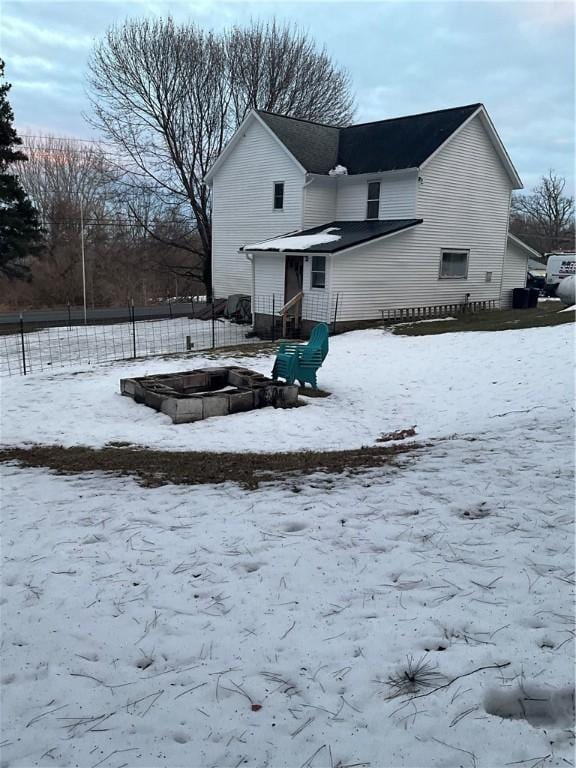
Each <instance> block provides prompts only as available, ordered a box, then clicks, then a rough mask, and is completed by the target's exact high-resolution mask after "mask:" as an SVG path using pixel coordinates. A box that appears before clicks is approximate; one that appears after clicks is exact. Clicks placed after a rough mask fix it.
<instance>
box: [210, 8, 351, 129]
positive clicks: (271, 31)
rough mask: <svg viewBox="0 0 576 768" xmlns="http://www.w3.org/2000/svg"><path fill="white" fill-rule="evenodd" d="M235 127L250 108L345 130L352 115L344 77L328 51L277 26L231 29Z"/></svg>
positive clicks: (229, 56) (228, 39)
mask: <svg viewBox="0 0 576 768" xmlns="http://www.w3.org/2000/svg"><path fill="white" fill-rule="evenodd" d="M225 46H226V55H227V61H228V69H229V72H230V82H231V84H232V104H233V107H234V124H235V125H239V124H240V123H241V122H242V120H243V119H244V118H245V117H246V114H247V113H248V111H249V110H250V109H262V110H265V111H267V112H277V113H278V114H281V115H289V116H292V117H301V118H305V119H306V120H313V121H315V122H318V123H326V124H329V125H348V124H349V123H350V122H351V120H352V118H353V116H354V104H353V98H352V96H351V86H350V78H349V76H348V74H347V73H346V72H345V71H344V70H342V69H337V68H336V67H335V66H334V62H333V61H332V60H331V58H330V57H329V55H328V53H327V52H326V49H325V48H323V49H321V50H318V48H317V46H316V44H315V43H314V41H313V40H311V39H310V38H309V37H308V36H307V35H306V34H304V33H303V32H301V31H300V30H298V29H297V28H296V27H290V26H281V25H279V24H277V22H276V21H273V22H271V23H267V24H259V23H254V24H252V25H251V26H249V27H246V28H244V27H239V26H235V27H233V28H232V29H231V30H230V31H229V32H228V33H227V34H226V36H225Z"/></svg>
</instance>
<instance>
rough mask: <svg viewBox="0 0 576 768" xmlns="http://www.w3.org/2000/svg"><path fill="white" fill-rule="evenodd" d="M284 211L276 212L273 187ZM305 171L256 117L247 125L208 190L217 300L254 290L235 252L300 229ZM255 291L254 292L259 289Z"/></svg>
mask: <svg viewBox="0 0 576 768" xmlns="http://www.w3.org/2000/svg"><path fill="white" fill-rule="evenodd" d="M278 181H283V182H284V201H283V203H284V207H283V209H282V210H274V207H273V203H274V200H273V194H274V183H275V182H278ZM303 184H304V173H303V172H302V171H301V170H300V168H299V167H298V166H297V165H296V163H295V161H294V160H293V159H292V158H291V157H290V156H289V155H288V154H287V153H286V151H285V150H284V149H283V147H282V146H281V145H280V144H279V143H278V142H277V141H276V140H275V139H274V137H273V136H271V135H270V134H269V132H268V131H267V129H266V128H264V127H263V126H262V125H261V124H260V123H259V122H258V121H257V120H256V119H255V120H253V121H252V122H250V123H249V124H248V125H247V126H246V128H245V131H244V135H243V136H242V137H241V138H240V140H239V142H238V143H237V144H236V146H235V147H234V149H233V150H232V151H231V152H230V154H229V155H228V157H227V158H226V160H225V162H223V163H222V164H221V166H220V168H218V170H217V171H216V173H215V175H214V180H213V186H212V222H213V225H212V226H213V230H212V265H213V267H212V268H213V281H214V293H215V295H216V296H217V297H225V296H229V295H230V294H233V293H246V294H250V293H251V292H252V265H251V264H250V262H249V261H248V259H246V257H245V256H244V254H243V253H238V249H239V248H240V247H241V246H242V245H245V244H247V243H254V242H259V241H261V240H266V239H268V238H271V237H275V236H277V235H283V234H285V233H286V232H291V231H294V230H297V229H300V228H301V226H302V197H303V195H302V186H303ZM257 290H258V289H257Z"/></svg>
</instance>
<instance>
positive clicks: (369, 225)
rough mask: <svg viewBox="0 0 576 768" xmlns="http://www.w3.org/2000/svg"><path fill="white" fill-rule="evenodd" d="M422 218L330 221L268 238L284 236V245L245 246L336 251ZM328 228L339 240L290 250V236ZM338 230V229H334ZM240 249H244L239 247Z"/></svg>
mask: <svg viewBox="0 0 576 768" xmlns="http://www.w3.org/2000/svg"><path fill="white" fill-rule="evenodd" d="M422 221H423V219H386V220H384V219H379V220H371V221H332V222H330V224H322V226H320V227H312V228H311V229H303V230H301V231H299V232H289V233H288V234H286V235H279V236H278V237H274V238H270V240H278V239H280V238H286V246H285V247H284V248H282V249H280V248H266V247H265V245H266V241H263V242H262V243H261V247H260V248H249V249H248V248H246V246H245V247H244V248H245V249H246V250H249V251H250V253H252V252H254V253H257V252H259V251H267V252H274V251H276V252H280V251H282V252H284V251H287V252H288V253H290V252H292V253H337V252H338V251H344V250H346V248H352V246H353V245H360V243H367V242H369V241H370V240H375V239H376V238H378V237H383V236H384V235H391V234H393V233H395V232H401V231H402V230H403V229H408V227H413V226H415V225H416V224H422ZM327 229H330V230H332V231H331V232H330V234H331V235H340V239H339V240H333V241H332V242H330V243H321V244H320V245H314V246H310V247H309V248H298V249H295V250H292V251H290V243H289V239H290V238H291V237H300V236H302V235H318V234H320V233H321V232H324V231H325V230H327ZM334 230H338V231H334ZM240 250H244V249H243V248H241V249H240Z"/></svg>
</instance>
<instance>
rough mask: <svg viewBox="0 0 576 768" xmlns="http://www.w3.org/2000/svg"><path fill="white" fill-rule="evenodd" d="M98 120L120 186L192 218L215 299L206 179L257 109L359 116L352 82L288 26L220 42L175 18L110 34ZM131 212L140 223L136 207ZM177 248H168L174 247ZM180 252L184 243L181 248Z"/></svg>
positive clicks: (100, 75)
mask: <svg viewBox="0 0 576 768" xmlns="http://www.w3.org/2000/svg"><path fill="white" fill-rule="evenodd" d="M89 66H90V73H91V74H90V79H89V83H90V92H91V102H92V107H93V115H92V117H91V120H92V122H93V123H94V125H96V126H97V127H98V128H99V129H100V130H101V131H102V132H103V133H104V134H105V135H106V137H107V138H108V139H109V140H110V141H111V142H113V143H114V144H115V145H116V147H117V148H118V151H119V153H120V154H121V155H122V156H123V172H122V174H121V178H120V181H121V183H122V184H124V186H125V188H126V190H127V196H128V198H129V197H130V192H129V191H130V190H132V192H133V193H134V194H136V196H138V195H139V194H141V193H142V191H144V192H145V193H146V194H147V195H149V196H151V197H153V198H155V200H156V201H157V202H158V203H159V204H160V205H161V206H162V207H169V206H171V207H173V209H174V210H175V211H176V214H175V215H177V216H178V217H182V216H184V217H189V218H190V219H191V220H192V221H193V224H194V226H195V228H196V230H197V233H198V245H199V246H200V247H198V245H196V244H192V245H191V244H190V240H188V242H187V243H183V244H181V245H182V247H183V248H185V250H186V251H187V252H188V253H189V254H190V257H191V259H192V261H193V262H195V263H197V262H198V260H199V259H200V260H201V262H202V275H203V279H204V283H205V285H206V289H207V291H208V292H209V293H211V283H212V279H211V234H212V230H211V207H210V196H209V190H208V188H207V187H206V186H205V185H204V183H203V179H204V176H205V174H206V172H207V171H208V169H209V168H210V166H211V165H212V163H213V162H214V160H215V159H216V157H217V156H218V155H219V153H220V152H221V151H222V149H223V147H224V145H225V143H226V142H227V141H228V139H229V138H230V136H231V135H232V133H233V132H234V130H235V129H236V128H237V127H238V125H239V124H240V122H241V121H242V120H243V118H244V117H245V115H246V113H247V111H248V110H249V109H250V108H252V107H255V108H259V109H266V110H269V111H276V112H280V113H282V114H286V115H290V116H295V117H301V118H307V119H312V120H317V121H323V122H331V123H334V124H345V123H347V122H348V121H349V120H350V118H351V116H352V111H353V105H352V97H351V95H350V83H349V79H348V76H347V75H346V74H345V73H344V72H343V71H342V70H340V69H338V68H337V67H336V66H335V65H334V63H333V62H332V61H331V60H330V58H329V56H328V55H327V53H326V52H325V51H324V50H321V51H318V50H317V49H316V46H315V44H314V42H313V41H312V40H310V39H309V38H308V37H307V36H306V35H305V34H303V33H301V32H298V31H297V30H296V29H294V28H292V27H289V26H279V25H277V24H276V23H272V24H267V25H261V24H252V25H251V26H250V27H248V28H247V29H240V28H234V29H232V30H231V31H230V32H227V33H223V34H215V33H213V32H207V31H204V30H202V29H200V28H199V27H197V26H196V25H194V24H181V25H177V24H176V23H175V22H174V21H173V20H172V19H171V18H168V19H160V20H149V19H143V20H132V21H127V22H125V23H124V24H123V25H121V26H119V27H112V28H110V29H109V30H108V32H107V34H106V35H105V37H104V39H103V40H102V41H101V42H100V43H99V44H97V45H96V47H95V49H94V51H93V53H92V57H91V60H90V65H89ZM132 214H133V215H134V216H138V208H137V206H134V207H133V209H132ZM176 244H177V243H172V245H176ZM179 245H180V244H179Z"/></svg>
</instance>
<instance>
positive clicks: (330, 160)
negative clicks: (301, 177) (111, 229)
mask: <svg viewBox="0 0 576 768" xmlns="http://www.w3.org/2000/svg"><path fill="white" fill-rule="evenodd" d="M258 114H259V115H260V117H261V118H262V120H264V122H265V123H266V125H267V126H268V127H269V128H271V129H272V131H274V133H275V134H276V136H278V138H279V139H280V141H281V142H282V143H283V144H284V145H285V146H286V148H287V149H289V150H290V152H291V153H292V154H293V155H294V157H295V158H296V159H297V160H298V162H299V163H300V164H301V165H303V166H304V168H305V169H306V170H307V171H308V173H328V171H329V170H330V169H331V168H334V166H335V165H336V162H337V158H338V134H339V131H340V129H339V128H335V127H334V126H332V125H321V124H320V123H311V122H310V121H309V120H296V119H295V118H290V117H282V115H274V114H272V113H271V112H258Z"/></svg>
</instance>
